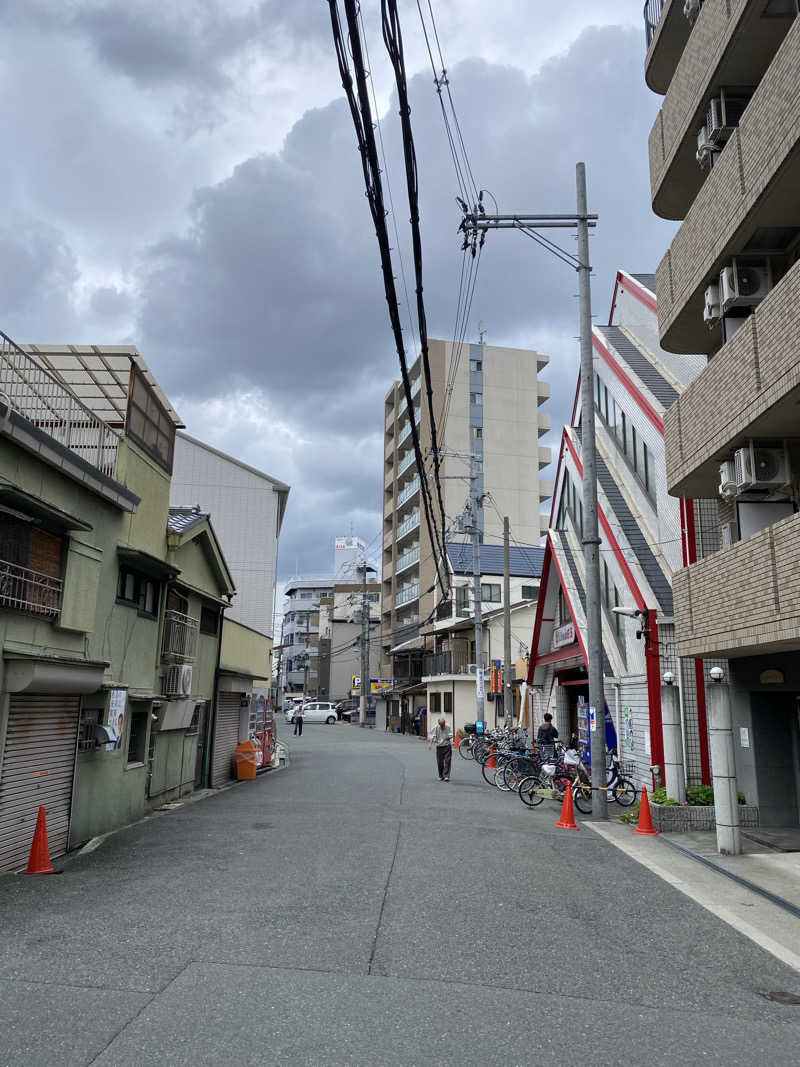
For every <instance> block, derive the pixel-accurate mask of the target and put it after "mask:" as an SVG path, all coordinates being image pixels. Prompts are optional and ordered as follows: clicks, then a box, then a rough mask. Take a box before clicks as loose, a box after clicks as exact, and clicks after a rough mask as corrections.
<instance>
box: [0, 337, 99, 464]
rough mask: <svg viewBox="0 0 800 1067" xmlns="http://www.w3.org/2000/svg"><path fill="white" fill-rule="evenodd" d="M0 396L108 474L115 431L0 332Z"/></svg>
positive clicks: (61, 442)
mask: <svg viewBox="0 0 800 1067" xmlns="http://www.w3.org/2000/svg"><path fill="white" fill-rule="evenodd" d="M0 400H2V401H4V402H5V401H6V400H8V401H9V402H10V405H11V409H12V410H14V411H15V412H16V413H17V414H18V415H21V416H22V417H23V418H24V419H27V420H28V422H30V423H32V424H33V425H34V426H35V427H36V428H37V429H39V430H41V431H42V432H43V433H46V434H48V435H49V436H50V437H52V438H53V439H54V440H56V441H58V443H59V444H61V445H63V446H64V447H65V448H68V449H69V450H70V451H71V452H74V453H75V455H76V456H79V457H80V458H81V459H82V460H85V461H86V462H87V463H90V464H91V465H92V466H93V467H96V468H97V470H99V471H101V472H102V473H103V474H105V475H107V476H108V477H109V478H113V477H114V474H115V471H116V466H117V450H118V448H119V442H120V436H119V434H117V433H115V431H114V430H112V429H110V428H109V427H108V426H107V425H106V424H105V423H104V422H103V421H102V419H100V418H98V416H97V415H95V414H94V413H93V412H92V411H90V410H89V408H88V407H85V406H84V405H83V404H82V403H81V402H80V400H78V398H77V397H76V396H75V395H74V394H73V393H72V392H71V391H70V390H69V389H68V388H67V386H65V385H64V384H63V383H62V382H60V381H59V379H58V378H56V377H55V376H54V375H52V374H50V372H49V371H47V370H45V368H44V367H42V366H40V365H39V364H38V363H37V362H36V360H35V359H34V358H33V357H32V356H29V355H28V354H27V352H23V350H22V349H21V348H20V347H19V345H17V344H15V343H14V341H12V340H11V338H10V337H7V336H6V335H5V334H4V333H2V331H0Z"/></svg>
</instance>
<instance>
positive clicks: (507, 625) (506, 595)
mask: <svg viewBox="0 0 800 1067" xmlns="http://www.w3.org/2000/svg"><path fill="white" fill-rule="evenodd" d="M509 538H510V531H509V526H508V515H506V517H505V518H504V519H503V711H504V712H505V715H504V718H505V722H506V726H509V727H513V725H514V689H513V686H512V684H511V683H512V677H511V673H512V671H513V669H514V668H513V666H512V663H511V548H510V545H509Z"/></svg>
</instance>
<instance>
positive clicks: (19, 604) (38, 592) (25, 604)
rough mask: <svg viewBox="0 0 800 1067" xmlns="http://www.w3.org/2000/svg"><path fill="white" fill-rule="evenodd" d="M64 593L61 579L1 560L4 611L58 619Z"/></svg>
mask: <svg viewBox="0 0 800 1067" xmlns="http://www.w3.org/2000/svg"><path fill="white" fill-rule="evenodd" d="M62 589H63V582H62V581H61V579H60V578H53V577H52V576H51V575H49V574H42V573H41V572H40V571H32V570H31V569H30V568H29V567H20V566H19V564H17V563H8V562H6V560H0V607H4V608H13V609H15V610H16V611H25V612H28V614H31V615H46V616H55V615H58V613H59V612H60V611H61V593H62Z"/></svg>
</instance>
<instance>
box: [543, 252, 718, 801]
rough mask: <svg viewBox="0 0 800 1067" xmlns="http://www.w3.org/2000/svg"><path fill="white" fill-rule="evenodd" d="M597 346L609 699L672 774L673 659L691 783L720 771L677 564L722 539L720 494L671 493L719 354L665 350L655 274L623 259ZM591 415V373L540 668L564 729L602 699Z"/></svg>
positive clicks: (564, 488) (546, 704)
mask: <svg viewBox="0 0 800 1067" xmlns="http://www.w3.org/2000/svg"><path fill="white" fill-rule="evenodd" d="M593 346H594V357H595V359H594V372H595V373H594V411H593V413H592V414H593V417H594V420H595V427H596V436H597V448H598V503H599V520H600V537H601V545H600V570H601V585H602V594H601V598H602V602H603V612H602V615H603V648H604V654H603V674H604V679H605V683H604V693H605V701H606V708H607V711H608V713H609V715H610V717H611V719H612V721H613V722H614V724H615V727H616V731H617V736H618V747H619V752H620V756H621V758H622V759H623V760H625V761H627V762H628V763H629V764H635V773H636V777H637V778H638V780H639V782H643V783H646V784H647V785H648V786H650V785H651V784H652V783H653V779H654V774H653V770H652V769H653V768H654V767H658V768H660V769H661V772H662V774H663V766H664V746H663V737H662V723H661V685H662V678H663V675H664V672H665V671H667V670H669V671H671V672H672V673H673V674H674V676H675V684H676V685H677V686H678V687H679V689H680V696H681V702H680V703H681V724H682V734H683V756H684V765H685V771H686V781H687V783H689V784H695V783H700V782H704V783H708V782H710V780H711V779H710V760H709V746H708V726H707V715H706V694H705V684H704V672H703V662H702V661H700V660H697V661H695V660H693V659H682V660H681V659H678V658H677V657H676V654H675V635H674V621H673V606H672V576H673V574H674V573H675V572H676V571H678V570H680V569H681V568H682V567H684V566H686V565H687V564H689V563H692V562H694V561H695V560H696V559H697V558H699V557H700V556H702V555H706V554H708V553H709V552H710V551H713V550H715V549H716V548H718V547H719V523H718V517H717V513H716V509H715V508H712V507H710V506H709V504H708V503H703V502H701V501H691V500H678V499H676V498H674V497H670V496H669V495H668V493H667V484H666V463H665V455H664V423H663V415H664V411H665V410H666V409H667V408H668V407H669V406H670V405H671V404H672V403H673V402H674V401H675V400H676V399H677V397H678V396H679V395H680V393H681V392H682V391H683V390H684V389H685V388H686V387H687V386H688V385H689V383H690V382H691V381H692V380H693V379H694V378H695V377H696V376H697V375H698V374H699V373H700V371H701V370H702V369H703V367H704V366H705V362H706V360H705V357H704V356H685V355H684V356H680V357H676V356H674V355H672V354H670V353H668V352H664V351H662V350H661V348H660V346H659V344H658V323H657V315H656V298H655V295H654V279H653V276H652V275H642V274H639V275H634V274H629V273H627V272H626V271H622V270H621V271H619V272H618V274H617V278H616V284H615V287H614V297H613V301H612V305H611V313H610V316H609V322H608V325H607V326H595V327H594V328H593ZM583 417H584V413H583V412H582V410H581V401H580V382H578V388H577V390H576V398H575V404H574V407H573V412H572V418H571V420H570V425H568V426H566V427H565V428H564V431H563V435H562V439H561V443H560V450H559V458H558V471H557V475H556V481H555V490H554V493H553V504H552V509H551V514H550V529H549V530H548V533H547V540H546V546H545V557H544V563H543V571H542V579H541V589H540V594H539V600H538V605H537V611H536V619H535V623H534V631H533V639H532V644H531V657H530V666H529V673H528V684H529V686H530V687H531V688H532V691H533V709H534V725H536V724H538V722H540V721H541V718H542V715H543V714H544V712H545V711H547V710H550V711H551V712H552V713H553V716H554V720H555V723H556V726H557V728H558V730H559V734H560V736H561V737H562V738H566V737H568V736H569V735H570V734H572V733H576V732H577V731H578V720H579V709H580V706H581V705H582V704H584V703H586V704H588V700H589V687H588V676H587V672H586V667H587V658H586V607H585V605H586V593H585V573H584V565H583V549H582V546H581V523H582V513H583V502H582V478H583V465H582V459H581V422H582V418H583ZM614 607H622V608H626V609H631V611H633V610H634V609H635V610H638V611H639V612H640V614H639V615H638V616H637V617H635V618H634V617H628V616H624V615H621V614H619V613H616V612H614V611H613V608H614ZM583 718H584V721H585V716H583ZM656 773H658V772H656Z"/></svg>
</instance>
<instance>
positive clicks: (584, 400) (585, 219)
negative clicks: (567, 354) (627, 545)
mask: <svg viewBox="0 0 800 1067" xmlns="http://www.w3.org/2000/svg"><path fill="white" fill-rule="evenodd" d="M575 181H576V190H577V211H576V212H574V213H572V212H571V213H568V214H564V215H544V214H535V215H534V214H531V215H523V214H518V215H487V214H486V213H485V212H484V210H483V202H482V197H481V200H480V201H479V203H478V204H476V205H475V207H474V208H473V210H472V211H469V210H465V212H464V218H463V220H462V223H461V229H462V231H463V233H464V247H465V248H469V247H470V246H471V247H472V252H473V255H474V254H475V252H476V249H477V241H478V234H479V233H481V231H483V234H485V231H487V230H507V229H514V230H521V231H522V232H523V233H524V234H526V235H527V236H528V237H530V238H532V239H533V240H534V241H536V242H537V244H540V245H542V247H543V248H546V249H547V250H548V251H549V252H552V253H553V255H555V256H556V257H557V258H558V259H560V260H561V261H562V262H563V263H566V264H567V265H568V266H570V267H572V268H573V270H576V271H577V272H578V294H579V298H580V302H579V322H580V340H581V410H582V413H583V418H582V420H581V425H582V431H581V453H582V456H583V513H584V525H583V533H582V538H581V540H582V544H583V559H584V568H585V573H586V646H587V647H586V652H587V656H588V659H589V662H588V664H587V669H588V673H589V704H590V707H593V708H594V729H593V730H592V732H591V753H592V791H593V794H594V798H593V803H592V808H593V814H594V817H595V818H597V819H607V818H608V804H607V797H606V790H605V785H606V746H605V699H604V695H603V630H602V614H601V595H600V537H599V528H598V519H597V448H596V443H595V432H594V366H593V360H592V304H591V282H590V278H591V273H592V268H591V265H590V262H589V229H590V227H594V226H596V225H597V222H596V220H597V215H590V214H589V213H588V210H587V199H586V167H585V164H583V163H578V164H576V167H575ZM463 206H464V207H466V205H463ZM573 227H576V228H577V231H578V254H577V255H573V254H572V253H571V252H567V251H566V250H565V249H563V248H561V247H560V246H559V245H557V244H556V243H555V242H554V241H552V240H551V239H550V238H549V237H546V236H545V235H544V234H543V233H542V232H541V231H542V230H548V229H572V228H573ZM483 234H481V236H483Z"/></svg>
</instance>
